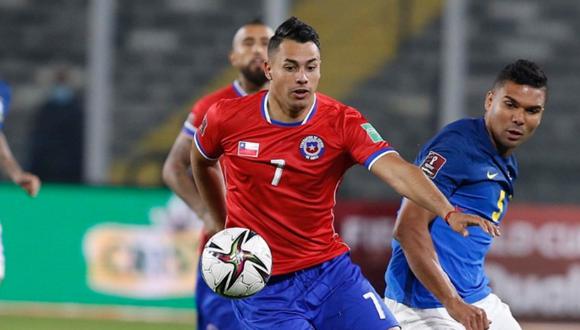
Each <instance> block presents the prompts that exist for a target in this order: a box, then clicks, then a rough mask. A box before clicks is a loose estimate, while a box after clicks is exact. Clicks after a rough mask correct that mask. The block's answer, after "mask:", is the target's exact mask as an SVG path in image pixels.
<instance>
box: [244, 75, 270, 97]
mask: <svg viewBox="0 0 580 330" xmlns="http://www.w3.org/2000/svg"><path fill="white" fill-rule="evenodd" d="M237 80H238V83H239V84H240V87H242V89H243V90H244V92H246V94H254V93H256V92H259V91H261V90H262V89H265V88H267V86H268V84H267V83H266V84H263V85H260V86H258V85H256V84H254V83H253V82H251V81H249V80H248V79H246V78H245V77H244V76H243V75H240V76H239V77H238V79H237Z"/></svg>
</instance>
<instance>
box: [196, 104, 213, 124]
mask: <svg viewBox="0 0 580 330" xmlns="http://www.w3.org/2000/svg"><path fill="white" fill-rule="evenodd" d="M211 105H212V103H210V102H207V101H206V100H205V99H201V100H199V101H197V102H195V104H194V105H193V107H192V108H191V114H192V117H193V118H192V121H191V124H192V125H193V127H199V125H201V122H202V120H203V117H205V114H206V112H207V111H208V109H209V107H210V106H211Z"/></svg>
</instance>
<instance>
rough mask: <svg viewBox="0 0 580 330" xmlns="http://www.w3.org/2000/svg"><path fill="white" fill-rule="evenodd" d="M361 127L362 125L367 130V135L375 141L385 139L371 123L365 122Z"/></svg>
mask: <svg viewBox="0 0 580 330" xmlns="http://www.w3.org/2000/svg"><path fill="white" fill-rule="evenodd" d="M360 127H362V128H363V129H364V130H365V131H366V132H367V135H368V136H369V138H371V141H373V142H374V143H377V142H381V141H384V140H383V138H382V137H381V135H380V134H379V132H377V130H376V129H375V128H374V127H373V125H371V124H370V123H364V124H362V125H360Z"/></svg>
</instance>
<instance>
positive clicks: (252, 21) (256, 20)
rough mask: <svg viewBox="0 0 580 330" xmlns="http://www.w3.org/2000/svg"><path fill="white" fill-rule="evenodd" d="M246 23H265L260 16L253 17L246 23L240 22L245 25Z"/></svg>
mask: <svg viewBox="0 0 580 330" xmlns="http://www.w3.org/2000/svg"><path fill="white" fill-rule="evenodd" d="M246 25H266V23H264V21H263V20H262V18H260V17H255V18H254V19H252V20H250V21H247V22H246V23H244V24H242V26H246Z"/></svg>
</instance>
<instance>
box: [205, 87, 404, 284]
mask: <svg viewBox="0 0 580 330" xmlns="http://www.w3.org/2000/svg"><path fill="white" fill-rule="evenodd" d="M268 95H269V94H268V93H267V92H266V91H263V92H259V93H257V94H253V95H251V96H246V97H242V98H237V99H230V100H222V101H220V102H218V103H216V104H214V105H213V106H212V107H211V108H210V110H209V111H208V112H207V114H206V116H205V118H204V120H203V123H202V125H201V127H200V129H199V131H198V133H196V135H195V139H194V140H195V144H196V146H197V148H198V150H199V151H200V153H201V154H202V155H203V156H204V157H206V158H208V159H217V158H219V157H221V159H220V162H221V164H222V166H224V167H225V171H224V172H225V177H226V189H227V193H226V204H227V219H226V227H244V228H249V229H251V230H253V231H255V232H257V233H258V234H260V235H261V236H262V237H264V239H265V240H266V241H267V242H268V245H269V246H270V249H271V250H272V257H273V271H272V273H273V274H274V275H279V274H285V273H289V272H294V271H297V270H300V269H304V268H308V267H310V266H314V265H317V264H320V263H322V262H324V261H327V260H329V259H332V258H334V257H336V256H338V255H340V254H342V253H344V252H346V251H348V246H347V245H346V244H345V243H344V242H343V240H342V239H341V238H340V237H339V235H338V234H337V233H336V232H335V230H334V214H333V207H334V205H335V195H336V191H337V189H338V185H339V183H340V181H341V179H342V177H343V175H344V173H345V172H346V170H347V169H348V168H349V167H351V166H352V165H354V164H356V163H359V164H364V165H365V166H366V167H367V168H369V169H370V167H371V166H372V165H373V164H374V162H375V161H376V160H377V159H378V158H379V157H381V156H383V155H385V154H387V153H390V152H395V151H394V150H393V149H392V148H391V147H390V146H389V144H388V143H387V142H385V141H384V140H383V139H382V138H381V137H380V135H379V134H378V133H377V132H376V130H375V129H374V128H373V127H372V126H371V125H370V124H369V123H368V122H367V120H366V119H365V118H364V117H363V116H362V115H361V114H360V113H359V112H358V111H357V110H355V109H354V108H351V107H348V106H346V105H344V104H341V103H339V102H338V101H335V100H333V99H331V98H330V97H327V96H324V95H322V94H316V99H315V102H314V104H313V106H312V108H311V109H310V110H309V112H308V114H307V116H306V118H305V119H304V120H303V121H302V122H297V123H282V122H277V121H275V120H272V119H271V118H270V115H269V112H268V108H267V104H268V101H267V100H268Z"/></svg>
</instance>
